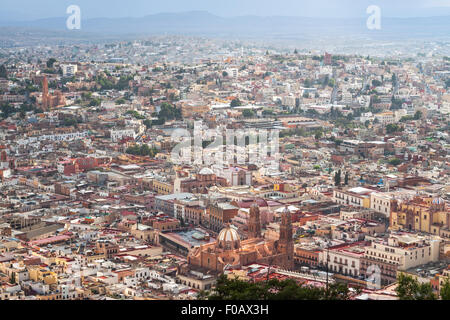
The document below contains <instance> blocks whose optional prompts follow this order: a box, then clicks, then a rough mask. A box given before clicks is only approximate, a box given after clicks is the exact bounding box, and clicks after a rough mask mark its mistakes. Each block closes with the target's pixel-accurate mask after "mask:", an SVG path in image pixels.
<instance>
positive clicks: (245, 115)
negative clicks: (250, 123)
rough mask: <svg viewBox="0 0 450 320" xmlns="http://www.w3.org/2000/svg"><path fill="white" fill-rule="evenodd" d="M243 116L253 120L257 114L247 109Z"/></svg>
mask: <svg viewBox="0 0 450 320" xmlns="http://www.w3.org/2000/svg"><path fill="white" fill-rule="evenodd" d="M242 115H243V116H244V118H251V117H254V116H255V112H254V111H253V110H248V109H245V110H244V111H242Z"/></svg>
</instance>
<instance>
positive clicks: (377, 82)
mask: <svg viewBox="0 0 450 320" xmlns="http://www.w3.org/2000/svg"><path fill="white" fill-rule="evenodd" d="M381 84H382V83H381V81H380V80H372V86H374V87H379V86H381Z"/></svg>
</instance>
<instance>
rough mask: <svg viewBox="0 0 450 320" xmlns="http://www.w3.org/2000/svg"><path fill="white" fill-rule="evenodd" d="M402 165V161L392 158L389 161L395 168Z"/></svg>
mask: <svg viewBox="0 0 450 320" xmlns="http://www.w3.org/2000/svg"><path fill="white" fill-rule="evenodd" d="M400 163H402V160H400V159H398V158H392V159H390V160H389V164H391V165H393V166H398V165H399V164H400Z"/></svg>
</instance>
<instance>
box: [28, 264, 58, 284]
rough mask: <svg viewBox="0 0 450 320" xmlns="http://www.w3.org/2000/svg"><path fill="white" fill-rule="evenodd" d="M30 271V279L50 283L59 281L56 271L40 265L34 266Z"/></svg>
mask: <svg viewBox="0 0 450 320" xmlns="http://www.w3.org/2000/svg"><path fill="white" fill-rule="evenodd" d="M28 272H29V274H30V279H31V280H33V281H37V282H43V283H45V284H48V285H50V284H57V283H58V275H57V274H56V273H55V272H52V271H49V270H45V269H43V268H40V267H32V268H30V269H29V270H28Z"/></svg>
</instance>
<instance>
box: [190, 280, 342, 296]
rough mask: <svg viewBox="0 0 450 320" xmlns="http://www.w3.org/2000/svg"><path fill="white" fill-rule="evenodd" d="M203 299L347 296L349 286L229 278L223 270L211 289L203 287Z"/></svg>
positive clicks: (201, 293)
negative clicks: (314, 285)
mask: <svg viewBox="0 0 450 320" xmlns="http://www.w3.org/2000/svg"><path fill="white" fill-rule="evenodd" d="M199 299H201V300H348V299H349V290H348V287H347V286H346V285H344V284H331V285H330V286H329V290H328V291H327V290H326V289H325V288H317V287H313V286H308V285H304V284H299V283H297V282H296V281H294V280H292V279H288V280H281V281H280V280H278V279H271V280H268V281H261V282H255V283H253V282H247V281H244V280H240V279H238V278H234V279H228V277H227V276H226V275H224V274H222V275H221V276H220V277H219V278H218V279H217V283H216V287H215V288H214V289H213V290H211V291H201V292H200V294H199Z"/></svg>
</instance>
